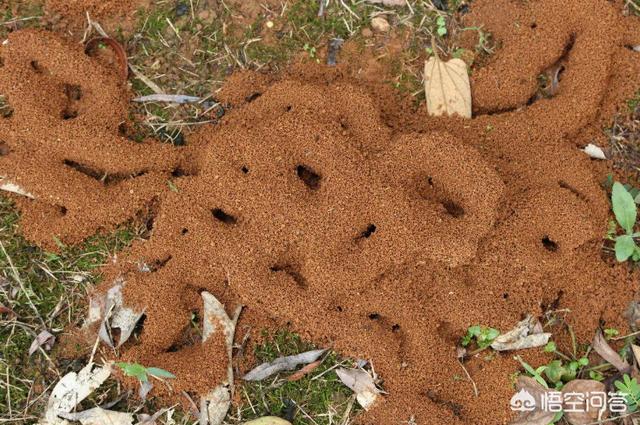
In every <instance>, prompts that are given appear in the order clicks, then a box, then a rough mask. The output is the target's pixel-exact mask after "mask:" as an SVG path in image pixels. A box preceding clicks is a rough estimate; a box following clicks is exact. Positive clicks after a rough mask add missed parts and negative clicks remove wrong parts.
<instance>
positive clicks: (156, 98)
mask: <svg viewBox="0 0 640 425" xmlns="http://www.w3.org/2000/svg"><path fill="white" fill-rule="evenodd" d="M201 100H202V98H201V97H197V96H187V95H184V94H150V95H147V96H140V97H136V98H135V99H133V101H134V102H139V103H144V102H159V103H177V104H185V103H197V102H200V101H201Z"/></svg>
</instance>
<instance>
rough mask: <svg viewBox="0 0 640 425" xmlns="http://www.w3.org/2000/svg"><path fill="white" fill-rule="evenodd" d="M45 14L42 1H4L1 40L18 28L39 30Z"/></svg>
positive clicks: (0, 11) (0, 21) (0, 26)
mask: <svg viewBox="0 0 640 425" xmlns="http://www.w3.org/2000/svg"><path fill="white" fill-rule="evenodd" d="M43 14H44V11H43V1H42V0H27V1H25V0H3V1H2V2H1V3H0V38H6V37H7V34H8V33H9V31H12V30H15V29H18V28H37V27H39V26H40V24H41V23H40V18H41V17H42V15H43Z"/></svg>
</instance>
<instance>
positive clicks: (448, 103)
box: [424, 48, 471, 118]
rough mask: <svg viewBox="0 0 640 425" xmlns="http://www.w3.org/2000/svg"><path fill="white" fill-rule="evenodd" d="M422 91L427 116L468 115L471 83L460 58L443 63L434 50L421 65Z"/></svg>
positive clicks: (468, 116)
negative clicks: (422, 69)
mask: <svg viewBox="0 0 640 425" xmlns="http://www.w3.org/2000/svg"><path fill="white" fill-rule="evenodd" d="M424 90H425V95H426V98H427V110H428V112H429V115H434V116H440V115H454V114H455V115H459V116H461V117H463V118H471V84H470V83H469V74H468V72H467V64H466V63H465V62H464V61H463V60H462V59H457V58H454V59H451V60H449V61H447V62H443V61H442V60H441V59H440V58H439V57H438V55H437V54H436V53H435V48H434V56H432V57H431V58H429V60H428V61H426V62H425V65H424Z"/></svg>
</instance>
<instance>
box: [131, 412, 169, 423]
mask: <svg viewBox="0 0 640 425" xmlns="http://www.w3.org/2000/svg"><path fill="white" fill-rule="evenodd" d="M173 411H174V409H167V408H165V409H161V410H158V411H157V412H156V413H154V414H153V415H148V414H146V413H141V414H139V415H138V423H136V425H157V420H158V418H159V417H160V416H162V415H164V414H165V413H166V414H167V421H166V423H169V422H171V421H173V419H172V418H171V416H172V415H173ZM173 422H174V423H175V421H173Z"/></svg>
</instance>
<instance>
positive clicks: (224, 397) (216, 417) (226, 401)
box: [198, 385, 231, 425]
mask: <svg viewBox="0 0 640 425" xmlns="http://www.w3.org/2000/svg"><path fill="white" fill-rule="evenodd" d="M229 407H231V391H230V390H229V386H228V385H218V386H217V387H216V388H214V389H213V390H212V391H210V392H209V393H208V394H207V395H206V396H204V397H202V398H201V399H200V418H199V419H198V424H199V425H219V424H221V423H222V421H223V420H224V418H225V417H226V416H227V412H228V411H229Z"/></svg>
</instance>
